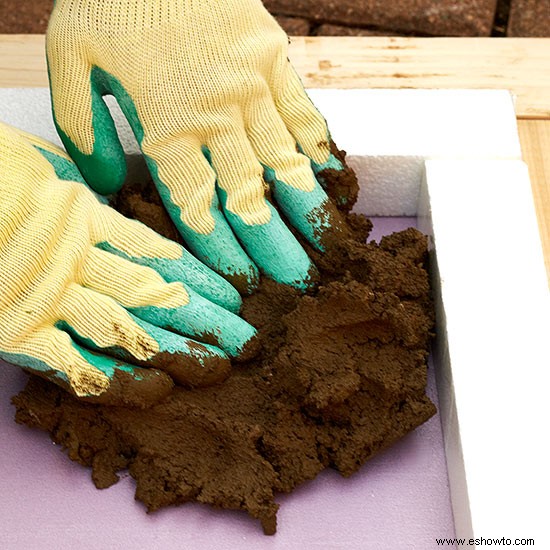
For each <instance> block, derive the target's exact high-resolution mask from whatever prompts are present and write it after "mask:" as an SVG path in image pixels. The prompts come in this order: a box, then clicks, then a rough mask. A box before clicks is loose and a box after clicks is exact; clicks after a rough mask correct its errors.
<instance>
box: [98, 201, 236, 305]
mask: <svg viewBox="0 0 550 550" xmlns="http://www.w3.org/2000/svg"><path fill="white" fill-rule="evenodd" d="M95 222H96V223H95V232H94V235H93V239H94V241H96V242H97V244H96V246H97V247H98V248H100V249H102V250H105V251H107V252H111V253H113V254H116V255H117V256H120V257H122V258H124V259H126V260H130V261H131V262H133V263H136V264H139V265H143V266H146V267H150V268H152V269H154V270H155V271H156V272H157V273H159V274H160V275H161V276H162V277H163V279H164V280H165V281H167V282H169V283H172V282H182V283H185V284H186V285H187V286H189V287H190V288H192V289H193V290H194V291H195V292H197V293H198V294H200V295H201V296H204V297H205V298H206V299H208V300H210V301H212V302H214V303H216V304H218V305H220V306H221V307H224V308H226V309H228V310H229V311H232V312H234V313H237V312H238V311H239V310H240V307H241V304H242V300H241V297H240V295H239V293H238V292H237V290H236V289H235V288H234V287H232V286H231V284H230V283H229V282H227V281H226V280H225V279H224V278H223V277H221V276H220V275H218V274H217V273H216V272H214V271H213V270H212V269H210V268H208V267H207V266H206V265H204V264H203V263H202V262H200V261H199V260H197V259H196V258H195V257H194V256H193V255H192V254H191V253H189V252H188V251H187V250H185V249H184V248H183V247H182V246H180V245H179V244H177V243H175V242H173V241H170V240H168V239H165V238H164V237H162V236H161V235H159V234H158V233H156V232H155V231H153V230H152V229H150V228H149V227H147V226H145V225H144V224H142V223H140V222H138V221H136V220H129V219H127V218H125V217H124V216H122V215H121V214H119V213H118V212H116V211H115V210H113V209H112V208H109V207H107V206H103V207H102V208H101V209H100V211H99V213H98V216H96V217H95Z"/></svg>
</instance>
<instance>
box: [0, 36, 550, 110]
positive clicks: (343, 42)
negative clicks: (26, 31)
mask: <svg viewBox="0 0 550 550" xmlns="http://www.w3.org/2000/svg"><path fill="white" fill-rule="evenodd" d="M290 58H291V60H292V62H293V64H294V66H295V67H296V69H297V71H298V73H299V74H300V76H301V77H302V79H303V81H304V84H305V85H306V87H320V88H490V89H508V90H511V91H512V92H513V93H514V94H515V95H516V96H517V112H518V116H519V117H521V118H535V119H536V118H550V38H506V39H495V38H407V37H345V38H343V37H337V38H335V37H296V38H292V39H291V46H290ZM45 85H47V80H46V64H45V61H44V37H43V36H37V35H0V86H4V87H6V86H10V87H17V86H45Z"/></svg>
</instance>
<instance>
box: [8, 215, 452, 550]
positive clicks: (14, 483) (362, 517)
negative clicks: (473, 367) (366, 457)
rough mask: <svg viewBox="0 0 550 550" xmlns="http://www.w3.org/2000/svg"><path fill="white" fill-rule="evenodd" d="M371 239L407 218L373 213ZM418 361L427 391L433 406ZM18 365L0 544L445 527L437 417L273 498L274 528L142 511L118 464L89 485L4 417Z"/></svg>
mask: <svg viewBox="0 0 550 550" xmlns="http://www.w3.org/2000/svg"><path fill="white" fill-rule="evenodd" d="M373 222H374V230H373V233H372V234H371V238H373V239H375V240H378V239H379V238H380V237H381V236H382V235H384V234H388V233H391V232H393V231H397V230H401V229H405V228H407V227H411V226H414V225H415V223H416V220H415V219H414V218H374V219H373ZM435 368H436V366H434V365H433V363H431V364H430V368H429V374H428V391H427V393H428V395H429V397H430V398H431V399H432V400H433V401H434V403H435V404H436V405H437V404H438V399H437V392H436V386H435V376H434V370H435ZM25 381H26V374H24V373H23V372H22V371H21V370H20V369H19V368H17V367H14V366H12V365H8V364H6V363H3V362H1V361H0V496H1V498H0V547H1V548H6V549H10V550H15V549H17V550H18V549H24V550H34V549H37V550H38V549H40V550H74V549H75V548H83V549H86V550H96V549H97V550H108V549H127V548H131V549H133V550H139V549H147V550H153V549H162V550H171V549H178V550H181V549H193V550H202V549H216V550H225V549H227V550H229V549H231V550H233V549H236V548H239V549H240V550H248V549H251V550H252V549H254V550H258V549H260V550H261V549H285V550H293V549H295V550H304V549H306V548H307V549H316V548H327V549H331V550H336V549H342V550H344V549H345V550H355V549H357V550H359V549H361V550H366V549H367V550H370V549H373V550H378V549H380V550H388V549H391V550H405V549H419V550H431V549H432V548H438V547H439V546H438V545H437V543H436V540H435V539H436V538H451V537H454V525H453V519H452V511H451V504H450V497H449V486H448V479H447V469H446V463H445V451H444V446H443V436H442V431H441V423H440V418H439V416H438V415H436V416H434V417H433V418H431V419H430V420H429V421H428V422H426V423H425V424H424V425H422V426H420V427H419V428H418V429H417V430H416V431H414V432H413V433H410V434H408V435H407V436H406V437H405V438H403V439H402V440H400V441H398V442H397V443H396V444H395V445H393V446H392V447H391V448H389V449H387V450H386V451H384V452H383V453H381V454H379V455H377V456H375V457H374V458H373V459H372V460H370V461H369V462H367V463H366V464H365V465H364V466H363V467H362V468H361V469H360V470H359V472H357V473H356V474H354V475H353V476H351V477H350V478H347V479H345V478H343V477H341V476H340V475H339V474H338V473H337V472H335V471H333V470H325V471H324V472H322V473H321V474H320V475H319V476H318V477H317V478H316V479H314V480H313V481H310V482H307V483H305V484H304V485H302V486H300V487H299V488H298V489H297V490H296V491H294V492H293V493H291V494H288V495H286V494H281V495H279V496H278V498H277V501H278V503H279V504H280V506H281V507H280V510H279V512H278V530H277V534H276V535H274V536H271V537H267V536H265V535H263V533H262V529H261V527H260V524H259V522H257V521H255V520H253V519H251V518H249V517H248V516H247V514H246V513H244V512H233V511H221V510H216V509H213V508H210V507H207V506H205V505H201V504H197V503H190V504H185V505H183V506H180V507H172V508H166V509H162V510H159V511H157V512H154V513H152V514H147V513H146V511H145V507H144V506H143V505H142V504H141V503H139V502H137V501H135V500H134V489H135V487H134V481H133V479H132V478H131V477H130V476H129V474H127V473H125V472H123V473H122V474H121V480H120V481H119V482H118V483H117V484H116V485H114V486H112V487H110V488H108V489H104V490H98V489H96V488H95V486H94V485H93V483H92V480H91V476H90V474H91V471H90V470H89V469H87V468H84V467H82V466H80V465H79V464H76V463H74V462H72V461H70V460H69V458H68V457H67V456H66V454H65V453H64V452H63V450H62V449H61V447H59V446H58V445H55V444H53V443H52V442H51V441H50V439H49V437H48V435H47V434H46V433H43V432H41V431H38V430H32V429H30V428H27V427H24V426H19V425H17V424H15V422H14V407H13V406H12V405H11V403H10V398H11V397H12V396H13V395H15V394H16V393H18V392H19V391H20V390H21V389H22V388H23V386H24V384H25Z"/></svg>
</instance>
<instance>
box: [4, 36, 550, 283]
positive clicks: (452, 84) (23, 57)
mask: <svg viewBox="0 0 550 550" xmlns="http://www.w3.org/2000/svg"><path fill="white" fill-rule="evenodd" d="M290 59H291V61H292V63H293V64H294V66H295V68H296V70H297V72H298V74H299V75H300V77H301V78H302V80H303V82H304V84H305V86H306V87H309V88H343V89H349V88H432V89H433V88H469V89H507V90H511V92H512V93H513V94H514V95H515V97H516V113H517V116H518V119H519V120H518V122H519V132H520V139H521V143H522V147H523V155H524V158H525V160H526V162H527V163H528V164H529V170H530V174H531V180H532V185H533V196H534V199H535V204H536V209H537V216H538V221H539V228H540V232H541V238H542V242H543V248H544V251H545V257H546V265H547V269H548V276H549V281H550V38H407V37H337V38H336V37H294V38H292V39H291V45H290ZM47 85H48V81H47V73H46V62H45V57H44V36H43V35H0V87H43V86H47Z"/></svg>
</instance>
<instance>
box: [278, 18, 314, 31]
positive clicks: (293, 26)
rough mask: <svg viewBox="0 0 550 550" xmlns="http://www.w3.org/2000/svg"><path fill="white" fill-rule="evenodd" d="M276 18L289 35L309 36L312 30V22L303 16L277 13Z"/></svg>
mask: <svg viewBox="0 0 550 550" xmlns="http://www.w3.org/2000/svg"><path fill="white" fill-rule="evenodd" d="M275 19H277V21H278V23H279V25H281V27H283V29H284V30H285V32H286V33H287V34H288V35H289V36H307V35H308V34H309V32H310V30H311V23H310V22H309V21H308V20H307V19H304V18H303V17H286V16H284V15H276V16H275Z"/></svg>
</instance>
